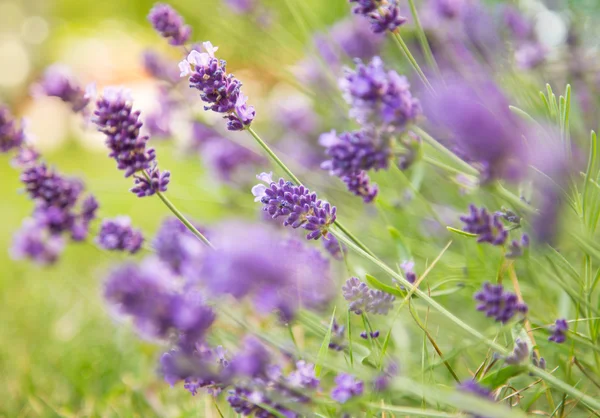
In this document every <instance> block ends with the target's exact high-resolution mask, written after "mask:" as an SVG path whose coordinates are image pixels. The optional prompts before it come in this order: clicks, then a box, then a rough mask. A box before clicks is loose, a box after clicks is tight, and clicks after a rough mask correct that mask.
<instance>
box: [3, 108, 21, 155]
mask: <svg viewBox="0 0 600 418" xmlns="http://www.w3.org/2000/svg"><path fill="white" fill-rule="evenodd" d="M24 142H25V132H23V123H22V122H21V127H17V122H16V121H15V119H14V118H13V116H12V115H11V113H10V111H9V110H8V108H7V107H5V106H2V105H0V153H7V152H8V151H10V150H12V149H18V148H20V147H21V146H22V144H23V143H24Z"/></svg>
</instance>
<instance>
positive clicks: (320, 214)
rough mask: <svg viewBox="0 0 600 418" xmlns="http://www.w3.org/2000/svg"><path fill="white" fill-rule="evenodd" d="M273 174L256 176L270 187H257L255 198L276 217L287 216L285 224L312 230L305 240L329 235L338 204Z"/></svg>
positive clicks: (254, 193)
mask: <svg viewBox="0 0 600 418" xmlns="http://www.w3.org/2000/svg"><path fill="white" fill-rule="evenodd" d="M272 174H273V173H269V174H267V173H261V174H260V175H258V176H256V177H257V178H258V179H259V180H261V181H263V182H264V183H266V184H267V185H268V187H267V186H265V185H264V184H258V185H256V186H254V187H253V188H252V194H253V195H254V201H255V202H258V201H260V202H261V203H262V204H263V205H264V206H263V210H264V211H265V212H267V213H268V214H269V215H271V217H272V218H273V219H275V218H278V217H279V216H285V217H286V220H285V221H284V223H283V224H284V225H285V226H288V225H291V226H292V228H299V227H302V228H304V229H305V230H307V231H309V233H308V235H307V236H306V239H315V240H316V239H319V238H321V237H326V238H327V235H328V233H329V227H330V226H331V225H332V224H333V223H334V222H335V219H336V212H337V209H336V207H335V206H331V205H330V204H329V203H327V202H324V201H322V200H318V199H317V194H316V193H311V191H310V190H308V189H307V188H306V187H304V186H302V185H300V186H294V184H292V182H289V181H285V180H284V179H283V178H280V179H279V181H278V182H274V181H273V179H272Z"/></svg>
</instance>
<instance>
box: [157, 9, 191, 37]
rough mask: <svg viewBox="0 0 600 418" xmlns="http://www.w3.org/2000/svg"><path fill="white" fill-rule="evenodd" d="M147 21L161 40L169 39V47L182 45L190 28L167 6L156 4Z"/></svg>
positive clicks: (189, 33) (188, 34)
mask: <svg viewBox="0 0 600 418" xmlns="http://www.w3.org/2000/svg"><path fill="white" fill-rule="evenodd" d="M148 20H149V21H150V23H151V24H152V27H154V30H155V31H157V32H158V33H159V34H160V36H162V37H163V38H167V39H169V43H170V44H171V45H184V44H185V43H186V42H187V41H188V39H189V38H190V35H191V34H192V28H191V27H190V26H188V25H185V24H184V21H183V18H182V17H181V15H180V14H179V13H177V11H176V10H175V9H173V8H172V7H171V6H169V5H168V4H163V3H156V4H155V5H154V7H153V8H152V9H151V10H150V13H149V14H148Z"/></svg>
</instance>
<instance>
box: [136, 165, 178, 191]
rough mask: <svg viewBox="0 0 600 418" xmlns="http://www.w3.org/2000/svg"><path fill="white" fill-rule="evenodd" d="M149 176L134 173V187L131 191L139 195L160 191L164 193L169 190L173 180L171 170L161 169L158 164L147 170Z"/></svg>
mask: <svg viewBox="0 0 600 418" xmlns="http://www.w3.org/2000/svg"><path fill="white" fill-rule="evenodd" d="M145 171H146V173H147V174H148V178H147V177H146V176H142V175H137V174H136V175H134V176H133V178H134V187H132V188H131V189H130V192H131V193H133V194H135V195H137V197H146V196H152V195H154V194H156V193H158V192H161V193H164V192H166V191H167V186H168V184H169V182H170V181H171V173H170V172H169V171H163V172H162V173H161V171H160V170H159V169H158V167H157V166H156V165H154V166H153V167H151V168H148V169H146V170H145Z"/></svg>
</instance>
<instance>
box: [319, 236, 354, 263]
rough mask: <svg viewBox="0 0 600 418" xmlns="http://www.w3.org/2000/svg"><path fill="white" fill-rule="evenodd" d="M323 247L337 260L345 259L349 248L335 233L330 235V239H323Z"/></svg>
mask: <svg viewBox="0 0 600 418" xmlns="http://www.w3.org/2000/svg"><path fill="white" fill-rule="evenodd" d="M323 247H324V248H325V249H326V250H327V252H328V253H329V254H330V255H331V256H332V257H333V258H334V259H336V260H343V259H344V254H346V253H347V252H348V248H347V247H346V246H345V245H344V244H340V242H339V241H338V240H337V238H336V237H334V236H333V235H329V239H324V240H323Z"/></svg>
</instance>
